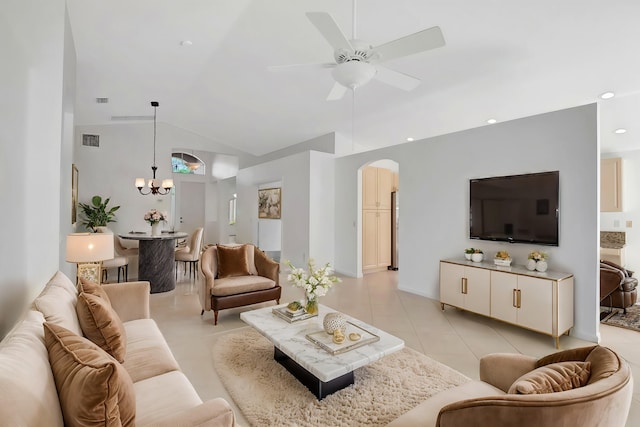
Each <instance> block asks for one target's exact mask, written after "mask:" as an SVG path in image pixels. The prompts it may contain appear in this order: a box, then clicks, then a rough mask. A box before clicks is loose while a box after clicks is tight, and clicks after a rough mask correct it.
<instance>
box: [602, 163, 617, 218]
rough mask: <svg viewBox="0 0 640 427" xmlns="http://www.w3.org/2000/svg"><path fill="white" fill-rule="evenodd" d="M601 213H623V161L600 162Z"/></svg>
mask: <svg viewBox="0 0 640 427" xmlns="http://www.w3.org/2000/svg"><path fill="white" fill-rule="evenodd" d="M600 212H622V159H621V158H620V157H615V158H611V159H602V160H600Z"/></svg>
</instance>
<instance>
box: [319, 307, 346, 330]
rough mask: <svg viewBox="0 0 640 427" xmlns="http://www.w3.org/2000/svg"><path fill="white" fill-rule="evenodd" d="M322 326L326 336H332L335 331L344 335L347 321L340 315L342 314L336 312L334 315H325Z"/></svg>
mask: <svg viewBox="0 0 640 427" xmlns="http://www.w3.org/2000/svg"><path fill="white" fill-rule="evenodd" d="M322 326H323V327H324V330H325V332H326V333H328V334H333V333H334V332H335V331H337V330H340V331H341V332H342V333H344V331H345V329H346V328H347V319H346V317H344V316H343V315H342V313H338V312H337V311H336V312H334V313H327V314H326V315H325V316H324V320H323V321H322Z"/></svg>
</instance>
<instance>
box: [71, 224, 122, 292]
mask: <svg viewBox="0 0 640 427" xmlns="http://www.w3.org/2000/svg"><path fill="white" fill-rule="evenodd" d="M113 257H114V253H113V235H111V234H103V233H72V234H69V235H67V262H74V263H76V264H77V267H78V269H77V278H78V280H79V279H80V278H81V277H82V278H85V279H87V280H90V281H92V282H95V283H98V284H100V280H101V278H102V261H104V260H105V259H112V258H113Z"/></svg>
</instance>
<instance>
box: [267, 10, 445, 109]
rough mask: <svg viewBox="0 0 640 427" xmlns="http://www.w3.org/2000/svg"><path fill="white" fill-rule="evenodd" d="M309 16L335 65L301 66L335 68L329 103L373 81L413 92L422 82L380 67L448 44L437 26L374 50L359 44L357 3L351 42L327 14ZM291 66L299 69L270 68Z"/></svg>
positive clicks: (366, 44)
mask: <svg viewBox="0 0 640 427" xmlns="http://www.w3.org/2000/svg"><path fill="white" fill-rule="evenodd" d="M306 15H307V18H309V20H310V21H311V23H312V24H313V25H314V26H315V27H316V28H317V29H318V31H319V32H320V34H322V36H323V37H324V38H325V39H326V40H327V42H328V43H329V44H330V45H331V47H333V49H334V53H333V56H334V59H335V62H331V63H323V64H302V65H306V66H313V67H316V68H333V71H332V72H331V74H332V76H333V78H334V80H335V81H336V83H335V84H334V85H333V88H332V89H331V91H330V92H329V96H327V100H328V101H332V100H337V99H340V98H342V97H343V96H344V94H345V92H346V91H347V90H348V89H351V90H355V89H356V88H358V87H360V86H362V85H364V84H366V83H368V82H370V81H371V79H374V78H375V79H376V80H379V81H381V82H383V83H386V84H388V85H391V86H394V87H397V88H400V89H403V90H406V91H410V90H413V89H414V88H415V87H416V86H418V85H419V84H420V79H417V78H415V77H413V76H410V75H408V74H404V73H401V72H398V71H394V70H392V69H390V68H387V67H385V66H383V65H381V63H383V62H386V61H389V60H392V59H395V58H400V57H403V56H408V55H413V54H415V53H419V52H424V51H427V50H431V49H436V48H438V47H442V46H444V44H445V42H444V37H443V35H442V31H441V30H440V27H437V26H436V27H431V28H428V29H426V30H422V31H418V32H417V33H413V34H410V35H408V36H405V37H401V38H399V39H396V40H392V41H390V42H387V43H384V44H381V45H379V46H372V45H370V44H369V43H367V42H365V41H363V40H358V39H357V37H356V0H353V27H352V30H353V32H352V38H351V40H349V39H347V38H346V36H345V35H344V33H343V32H342V30H340V27H338V24H337V23H336V21H335V20H334V19H333V17H332V16H331V15H329V14H328V13H326V12H307V13H306ZM291 66H297V65H285V66H276V67H269V68H270V69H271V70H277V69H282V68H287V67H291Z"/></svg>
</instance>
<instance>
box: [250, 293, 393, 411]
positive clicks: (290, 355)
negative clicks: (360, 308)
mask: <svg viewBox="0 0 640 427" xmlns="http://www.w3.org/2000/svg"><path fill="white" fill-rule="evenodd" d="M285 306H286V304H282V305H279V306H277V307H285ZM277 307H276V308H277ZM273 309H274V306H270V307H266V308H261V309H258V310H252V311H247V312H244V313H241V314H240V319H242V320H243V321H244V322H245V323H247V324H249V325H250V326H252V327H253V328H254V329H256V330H257V331H258V332H260V334H262V335H263V336H264V337H265V338H267V339H268V340H269V341H271V342H272V343H273V346H274V359H275V360H276V361H278V362H279V363H280V364H281V365H282V366H284V367H285V368H286V369H287V370H288V371H289V372H291V373H292V374H293V375H294V376H295V377H296V378H297V379H298V380H299V381H300V382H301V383H302V384H304V385H305V386H306V387H307V388H308V389H309V390H310V391H311V392H312V393H313V394H314V395H315V396H316V397H317V398H318V399H323V398H324V397H325V396H328V395H329V394H331V393H333V392H336V391H338V390H340V389H342V388H345V387H347V386H349V385H351V384H353V382H354V377H353V371H354V370H355V369H357V368H360V367H362V366H365V365H368V364H369V363H371V362H374V361H376V360H378V359H381V358H382V357H384V356H386V355H388V354H391V353H393V352H396V351H398V350H401V349H402V348H404V341H403V340H401V339H400V338H398V337H395V336H393V335H391V334H388V333H386V332H384V331H382V330H380V329H378V328H375V327H373V326H371V325H368V324H366V323H364V322H362V321H360V320H358V319H355V318H353V317H350V316H347V315H345V317H346V318H347V321H349V322H350V323H351V324H352V325H355V326H356V327H359V328H362V329H364V330H366V331H368V332H370V333H371V334H374V335H375V336H377V337H379V340H378V341H375V342H372V343H369V344H366V345H363V346H361V347H358V348H354V349H352V350H349V351H345V352H344V353H340V354H335V355H333V354H331V353H330V352H328V351H327V350H325V349H323V348H321V347H319V346H317V345H316V344H314V343H313V342H311V341H310V340H309V339H307V337H306V336H307V335H308V334H314V333H316V332H319V331H324V329H323V326H322V320H323V319H324V316H325V315H326V314H328V313H331V312H334V311H335V310H333V309H332V308H330V307H327V306H324V305H322V304H320V305H319V314H318V316H316V317H312V318H310V319H307V320H300V321H297V322H294V323H289V322H288V321H286V320H284V319H282V318H280V317H278V316H276V315H275V314H274V313H273Z"/></svg>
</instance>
